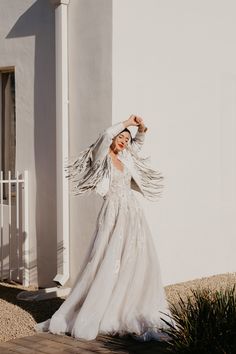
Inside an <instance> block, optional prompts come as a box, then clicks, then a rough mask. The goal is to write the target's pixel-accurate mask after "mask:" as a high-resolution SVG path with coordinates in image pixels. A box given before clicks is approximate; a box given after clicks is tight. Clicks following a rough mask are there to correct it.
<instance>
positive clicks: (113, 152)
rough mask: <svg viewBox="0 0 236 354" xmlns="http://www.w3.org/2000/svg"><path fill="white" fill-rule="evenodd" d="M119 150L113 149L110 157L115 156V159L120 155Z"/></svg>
mask: <svg viewBox="0 0 236 354" xmlns="http://www.w3.org/2000/svg"><path fill="white" fill-rule="evenodd" d="M118 152H119V151H118V150H117V149H112V148H110V155H111V156H113V157H117V155H118Z"/></svg>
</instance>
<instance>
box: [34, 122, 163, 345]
mask: <svg viewBox="0 0 236 354" xmlns="http://www.w3.org/2000/svg"><path fill="white" fill-rule="evenodd" d="M129 126H136V127H138V130H137V133H136V135H135V137H134V138H133V139H132V136H131V133H130V131H129V129H128V127H129ZM146 130H147V128H146V127H145V124H144V121H143V119H142V118H141V117H137V116H134V115H132V116H130V118H129V119H127V120H126V121H124V122H121V123H118V124H115V125H113V126H112V127H110V128H108V129H107V130H105V131H104V132H103V134H101V135H100V137H99V138H98V139H97V141H96V142H95V143H94V144H92V145H90V146H89V147H88V148H87V149H86V150H84V151H83V152H82V153H81V154H80V155H79V156H78V157H77V158H76V159H75V161H73V162H72V163H68V164H67V171H68V175H67V177H68V178H70V180H71V181H72V185H73V190H74V192H75V194H83V193H85V192H89V191H92V190H95V191H96V192H97V193H99V194H100V195H102V196H103V198H104V201H103V204H102V207H101V210H100V212H99V215H98V218H97V223H96V229H95V234H94V236H95V237H94V242H93V245H92V247H91V251H90V254H89V261H88V263H87V264H86V266H85V268H84V270H83V272H82V274H81V276H80V277H79V280H78V281H77V282H76V284H75V285H74V287H73V288H72V290H71V292H70V294H69V296H68V297H67V299H66V300H65V301H64V303H63V304H62V305H61V307H60V308H59V309H58V310H57V311H56V312H55V313H54V315H53V316H52V318H51V319H48V320H47V321H44V322H41V323H39V324H37V325H36V330H39V331H40V330H43V331H47V330H48V331H50V332H51V333H55V334H63V333H70V334H71V335H72V336H73V337H75V338H83V339H87V340H91V339H94V338H96V336H97V335H98V334H105V333H106V334H111V335H113V334H121V335H122V334H128V333H129V334H131V335H132V336H133V337H134V338H136V339H138V340H140V341H146V340H150V339H152V338H154V339H157V340H159V339H164V337H165V336H164V334H163V333H161V330H160V329H161V328H162V327H165V323H164V321H162V319H161V317H162V318H164V319H165V320H167V321H168V320H169V317H168V315H169V310H168V306H167V301H166V298H165V292H164V289H163V287H162V283H161V275H160V267H159V262H158V257H157V254H156V251H155V246H154V243H153V240H152V235H151V233H150V230H149V227H148V225H147V221H146V219H145V216H144V214H143V211H142V209H141V207H140V205H139V203H138V200H137V199H136V196H135V194H134V192H133V189H134V190H136V191H138V192H140V193H141V194H143V195H144V197H146V198H147V199H151V200H158V198H159V197H160V193H161V189H162V187H163V185H162V184H160V182H161V181H162V179H163V176H162V175H161V173H160V172H158V171H155V170H152V169H151V168H149V167H148V166H147V163H146V162H147V161H146V159H144V158H141V157H140V156H139V155H138V152H139V151H140V149H141V146H142V145H143V142H144V136H145V134H146Z"/></svg>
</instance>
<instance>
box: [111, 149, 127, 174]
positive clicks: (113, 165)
mask: <svg viewBox="0 0 236 354" xmlns="http://www.w3.org/2000/svg"><path fill="white" fill-rule="evenodd" d="M108 156H109V158H110V159H111V164H112V167H113V168H115V169H116V170H117V171H119V172H120V173H122V174H123V173H124V171H125V165H124V164H123V162H122V161H120V159H118V160H119V161H120V162H121V164H122V166H123V169H122V170H120V169H119V168H117V167H116V166H115V164H114V163H113V161H112V157H111V155H110V154H109V153H108Z"/></svg>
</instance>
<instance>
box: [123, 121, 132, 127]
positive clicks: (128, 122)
mask: <svg viewBox="0 0 236 354" xmlns="http://www.w3.org/2000/svg"><path fill="white" fill-rule="evenodd" d="M122 123H123V125H124V127H125V128H128V127H129V126H130V120H129V119H126V120H124V121H123V122H122Z"/></svg>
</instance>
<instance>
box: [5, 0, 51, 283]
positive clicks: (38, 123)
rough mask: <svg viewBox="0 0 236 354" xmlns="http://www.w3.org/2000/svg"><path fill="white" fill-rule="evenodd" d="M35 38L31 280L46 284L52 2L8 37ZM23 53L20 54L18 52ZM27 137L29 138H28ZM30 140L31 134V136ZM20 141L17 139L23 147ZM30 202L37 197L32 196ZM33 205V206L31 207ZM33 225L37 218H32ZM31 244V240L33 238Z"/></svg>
mask: <svg viewBox="0 0 236 354" xmlns="http://www.w3.org/2000/svg"><path fill="white" fill-rule="evenodd" d="M28 36H34V37H35V63H34V64H35V72H34V78H33V77H32V80H34V117H33V121H32V122H31V123H32V124H33V125H34V152H35V161H33V162H32V161H31V162H29V165H31V166H32V165H34V164H35V172H36V196H35V197H36V201H35V203H36V204H35V205H36V212H35V218H36V219H35V225H36V242H37V245H36V247H37V260H33V259H31V262H32V263H34V262H35V267H36V269H35V271H33V272H32V274H31V282H32V283H35V282H36V281H37V278H36V274H37V271H38V285H39V286H40V287H47V286H51V285H55V283H54V282H53V281H52V279H53V278H54V276H55V275H56V273H57V268H56V256H57V255H56V250H57V235H56V113H55V68H54V66H55V42H54V38H55V30H54V8H53V6H52V5H51V4H50V2H49V1H40V0H37V1H36V2H35V3H34V4H33V5H32V6H31V7H29V8H28V9H27V11H25V12H24V13H23V14H22V15H21V16H20V17H19V18H18V20H17V22H16V23H15V25H14V26H13V27H12V29H11V31H10V32H9V33H8V35H7V39H11V38H20V37H28ZM19 55H20V54H19ZM25 138H26V139H27V137H25ZM29 139H30V140H31V137H29ZM20 144H21V142H17V146H20ZM29 197H30V200H31V203H32V201H33V200H34V198H33V196H32V195H30V196H29ZM30 207H31V206H30ZM30 224H31V225H34V220H30ZM31 245H32V241H31Z"/></svg>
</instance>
